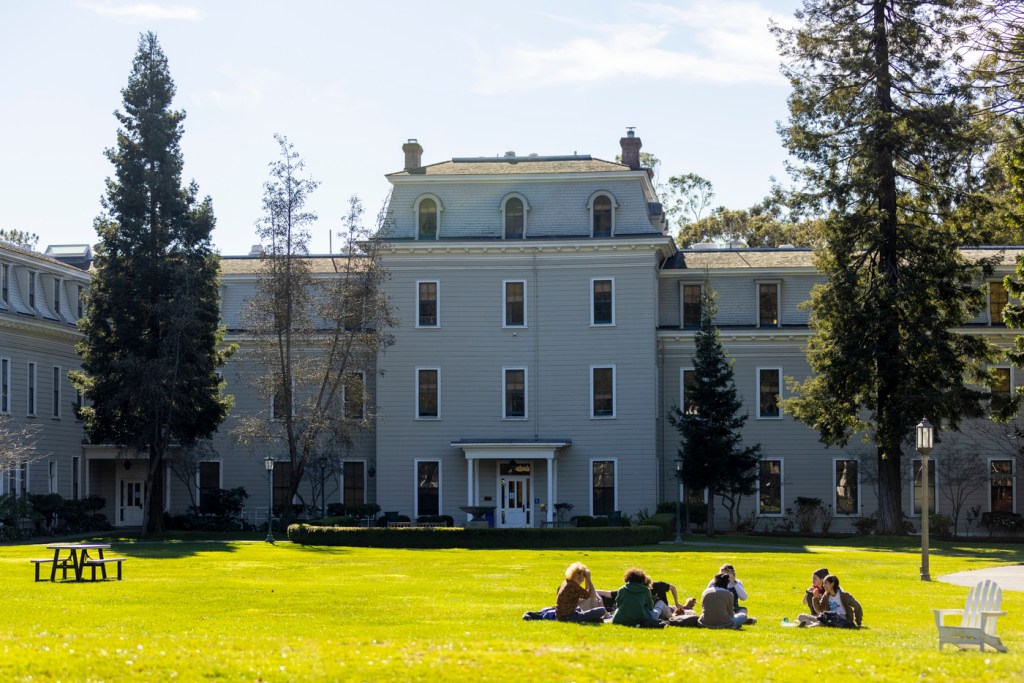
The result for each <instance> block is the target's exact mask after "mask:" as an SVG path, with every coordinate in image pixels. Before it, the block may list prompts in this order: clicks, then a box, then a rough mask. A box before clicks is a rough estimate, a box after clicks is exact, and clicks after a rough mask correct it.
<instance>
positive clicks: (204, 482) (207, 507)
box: [197, 462, 277, 515]
mask: <svg viewBox="0 0 1024 683" xmlns="http://www.w3.org/2000/svg"><path fill="white" fill-rule="evenodd" d="M274 469H275V470H276V469H277V466H276V465H275V466H274ZM197 483H198V484H199V512H200V513H202V514H204V515H213V514H217V512H219V508H220V463H219V462H201V463H199V476H198V481H197Z"/></svg>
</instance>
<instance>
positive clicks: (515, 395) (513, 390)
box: [501, 368, 526, 420]
mask: <svg viewBox="0 0 1024 683" xmlns="http://www.w3.org/2000/svg"><path fill="white" fill-rule="evenodd" d="M503 373H504V380H503V381H504V385H505V388H504V392H503V394H502V403H501V406H502V409H501V414H502V416H503V417H505V418H506V419H513V420H514V419H525V418H526V368H505V369H504V370H503Z"/></svg>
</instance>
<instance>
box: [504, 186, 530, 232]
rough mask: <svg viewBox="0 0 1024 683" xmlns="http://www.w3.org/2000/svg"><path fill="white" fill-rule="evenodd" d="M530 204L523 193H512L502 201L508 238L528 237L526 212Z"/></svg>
mask: <svg viewBox="0 0 1024 683" xmlns="http://www.w3.org/2000/svg"><path fill="white" fill-rule="evenodd" d="M529 210H530V205H529V203H527V201H526V198H525V197H523V196H522V195H521V194H510V195H508V196H507V197H505V199H504V200H503V201H502V202H501V213H502V217H503V221H502V222H503V223H504V226H505V232H504V237H505V239H507V240H521V239H523V238H524V237H526V212H527V211H529Z"/></svg>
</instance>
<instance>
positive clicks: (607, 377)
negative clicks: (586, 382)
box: [590, 366, 615, 417]
mask: <svg viewBox="0 0 1024 683" xmlns="http://www.w3.org/2000/svg"><path fill="white" fill-rule="evenodd" d="M590 395H591V404H590V405H591V407H590V417H615V368H614V366H613V367H591V368H590Z"/></svg>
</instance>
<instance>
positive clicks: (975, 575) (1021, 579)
mask: <svg viewBox="0 0 1024 683" xmlns="http://www.w3.org/2000/svg"><path fill="white" fill-rule="evenodd" d="M985 579H992V580H993V581H995V582H996V583H998V584H999V587H1000V588H1002V589H1003V590H1004V591H1005V590H1010V591H1024V564H1009V565H1006V566H1004V567H990V568H988V569H974V570H972V571H969V572H956V573H955V574H946V575H945V576H940V577H939V578H938V580H939V581H942V582H943V583H951V584H953V585H955V586H974V585H975V584H977V583H978V582H979V581H984V580H985Z"/></svg>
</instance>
